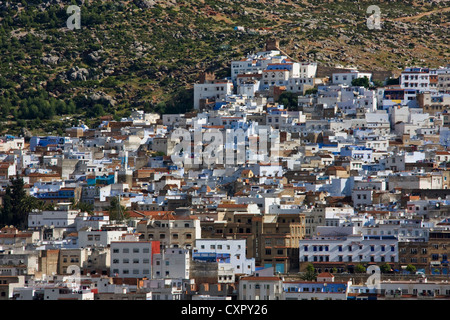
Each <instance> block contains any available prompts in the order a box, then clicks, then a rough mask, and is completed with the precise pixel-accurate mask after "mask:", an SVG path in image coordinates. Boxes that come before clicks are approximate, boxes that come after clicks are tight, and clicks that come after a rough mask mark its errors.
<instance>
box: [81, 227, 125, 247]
mask: <svg viewBox="0 0 450 320" xmlns="http://www.w3.org/2000/svg"><path fill="white" fill-rule="evenodd" d="M127 232H128V230H126V229H124V230H98V229H92V228H83V229H81V230H79V231H78V244H79V247H80V248H86V247H94V246H96V247H107V246H109V245H110V244H111V242H113V241H121V239H122V236H123V235H124V234H125V233H127Z"/></svg>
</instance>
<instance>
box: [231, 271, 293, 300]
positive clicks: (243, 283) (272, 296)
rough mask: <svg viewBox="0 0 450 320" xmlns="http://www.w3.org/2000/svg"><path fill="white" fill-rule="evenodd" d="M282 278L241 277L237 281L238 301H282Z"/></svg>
mask: <svg viewBox="0 0 450 320" xmlns="http://www.w3.org/2000/svg"><path fill="white" fill-rule="evenodd" d="M283 293H284V292H283V278H281V277H265V276H261V277H253V276H249V277H243V278H241V279H240V280H239V295H238V299H239V300H282V299H283Z"/></svg>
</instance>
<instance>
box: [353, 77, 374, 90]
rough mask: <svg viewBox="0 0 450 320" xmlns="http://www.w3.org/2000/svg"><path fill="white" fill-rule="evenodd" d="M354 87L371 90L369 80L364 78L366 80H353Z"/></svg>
mask: <svg viewBox="0 0 450 320" xmlns="http://www.w3.org/2000/svg"><path fill="white" fill-rule="evenodd" d="M352 86H355V87H364V88H369V87H370V81H369V78H367V77H364V78H356V79H353V80H352Z"/></svg>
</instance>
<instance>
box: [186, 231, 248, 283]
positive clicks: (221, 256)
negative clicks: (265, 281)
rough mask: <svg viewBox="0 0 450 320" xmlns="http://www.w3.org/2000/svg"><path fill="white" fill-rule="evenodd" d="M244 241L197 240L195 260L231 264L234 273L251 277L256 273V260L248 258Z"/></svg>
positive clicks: (193, 255) (194, 249)
mask: <svg viewBox="0 0 450 320" xmlns="http://www.w3.org/2000/svg"><path fill="white" fill-rule="evenodd" d="M246 251H247V246H246V241H245V240H244V239H241V240H238V239H236V240H233V239H197V240H196V241H195V247H194V248H193V251H192V258H193V259H200V260H201V259H203V258H205V259H207V260H211V259H214V261H217V262H219V264H220V263H224V264H230V265H231V266H232V267H233V270H234V273H236V274H246V275H250V274H252V273H253V272H254V271H255V259H254V258H252V259H248V258H247V253H246Z"/></svg>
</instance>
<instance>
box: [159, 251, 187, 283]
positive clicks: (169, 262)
mask: <svg viewBox="0 0 450 320" xmlns="http://www.w3.org/2000/svg"><path fill="white" fill-rule="evenodd" d="M153 258H154V260H153V270H152V275H153V279H161V278H180V279H189V266H190V252H189V250H186V249H180V248H167V249H164V250H162V252H161V253H157V254H155V255H154V257H153Z"/></svg>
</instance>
